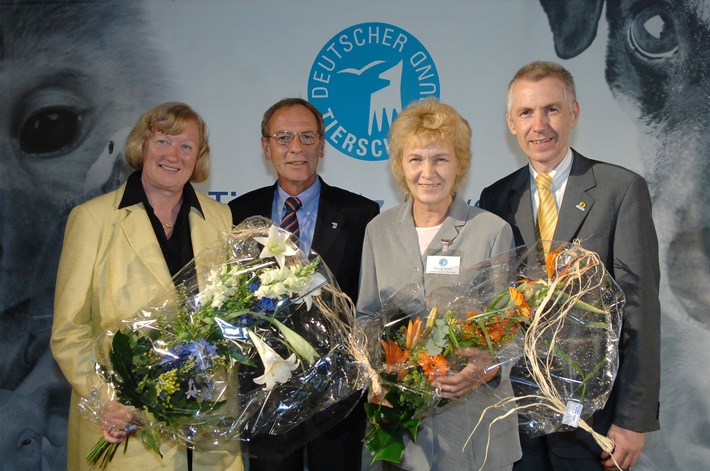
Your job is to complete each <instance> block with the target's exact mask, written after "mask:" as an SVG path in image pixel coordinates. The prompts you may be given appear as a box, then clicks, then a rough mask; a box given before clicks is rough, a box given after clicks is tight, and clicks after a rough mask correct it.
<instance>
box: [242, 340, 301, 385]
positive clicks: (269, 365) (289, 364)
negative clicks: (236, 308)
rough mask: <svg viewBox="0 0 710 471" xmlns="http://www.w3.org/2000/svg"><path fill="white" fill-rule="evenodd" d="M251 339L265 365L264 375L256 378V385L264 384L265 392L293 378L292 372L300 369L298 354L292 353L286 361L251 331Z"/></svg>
mask: <svg viewBox="0 0 710 471" xmlns="http://www.w3.org/2000/svg"><path fill="white" fill-rule="evenodd" d="M248 332H249V338H250V339H251V341H252V342H254V346H255V347H256V351H257V352H258V353H259V358H261V362H262V363H263V364H264V374H263V375H261V376H259V377H258V378H254V382H255V383H256V384H263V385H264V390H267V391H268V390H270V389H272V388H273V387H274V386H276V383H279V384H282V383H285V382H286V381H288V380H289V378H291V371H293V370H295V369H296V368H298V359H297V358H296V354H295V353H292V354H291V356H290V357H288V358H286V359H284V358H281V357H280V356H279V354H278V353H276V352H275V351H274V349H272V348H271V347H269V346H268V345H267V344H266V342H264V341H263V340H262V339H261V338H260V337H259V336H258V335H256V334H255V333H254V332H252V331H251V330H250V331H248Z"/></svg>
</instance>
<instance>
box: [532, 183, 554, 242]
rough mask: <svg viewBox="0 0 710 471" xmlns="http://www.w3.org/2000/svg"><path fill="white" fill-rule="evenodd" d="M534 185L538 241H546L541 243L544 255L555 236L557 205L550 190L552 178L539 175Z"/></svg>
mask: <svg viewBox="0 0 710 471" xmlns="http://www.w3.org/2000/svg"><path fill="white" fill-rule="evenodd" d="M535 185H536V186H537V194H538V196H539V198H540V204H539V205H538V208H537V228H538V232H539V233H540V239H542V240H544V241H548V242H547V243H543V246H544V248H545V253H547V252H549V251H550V243H549V241H551V240H552V239H553V237H554V236H555V227H556V226H557V205H556V204H555V196H554V195H553V194H552V191H551V190H550V185H552V177H551V176H550V175H548V174H547V173H539V174H538V175H537V177H535Z"/></svg>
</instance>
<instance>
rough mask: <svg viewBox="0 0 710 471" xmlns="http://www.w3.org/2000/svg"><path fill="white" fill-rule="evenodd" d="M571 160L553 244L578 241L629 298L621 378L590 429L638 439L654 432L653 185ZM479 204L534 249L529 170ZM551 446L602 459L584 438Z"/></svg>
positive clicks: (571, 436)
mask: <svg viewBox="0 0 710 471" xmlns="http://www.w3.org/2000/svg"><path fill="white" fill-rule="evenodd" d="M573 154H574V155H573V159H574V160H573V162H572V168H571V172H570V176H569V180H568V181H567V186H566V188H565V193H564V198H563V201H562V206H561V208H560V211H559V219H558V223H557V228H556V230H555V237H554V239H555V240H558V241H570V242H571V241H573V240H575V239H580V240H581V242H582V246H583V247H585V248H586V249H588V250H592V251H594V252H596V253H597V254H599V256H600V257H601V259H602V261H603V262H604V265H605V266H606V268H607V270H608V271H609V273H611V275H612V276H613V277H614V279H615V280H616V282H617V283H618V284H619V286H620V287H621V289H622V290H623V292H624V294H625V296H626V305H625V308H624V314H623V327H622V336H621V342H620V365H619V372H618V375H617V378H616V381H615V383H614V387H613V390H612V394H611V396H610V397H609V400H608V401H607V405H606V407H605V408H604V409H603V410H602V411H599V412H597V413H596V414H595V415H594V416H593V417H592V419H591V425H592V426H593V427H594V429H595V430H597V432H599V433H602V434H604V435H606V433H607V431H608V429H609V427H610V426H611V423H612V422H613V423H614V424H616V425H617V426H619V427H623V428H626V429H630V430H634V431H637V432H650V431H653V430H657V429H658V428H659V423H658V395H659V385H660V348H659V347H660V302H659V299H658V290H659V279H660V269H659V262H658V239H657V236H656V230H655V227H654V224H653V219H652V214H651V197H650V194H649V191H648V185H647V184H646V181H645V180H644V179H643V178H642V177H641V176H639V175H637V174H636V173H634V172H631V171H630V170H627V169H625V168H623V167H619V166H617V165H612V164H609V163H604V162H599V161H595V160H590V159H587V158H586V157H584V156H582V155H581V154H579V153H578V152H576V151H574V149H573ZM479 204H480V206H481V207H482V208H484V209H487V210H489V211H492V212H493V213H495V214H497V215H498V216H500V217H502V218H503V219H505V220H506V221H507V222H508V223H509V224H510V225H511V226H513V233H514V236H515V242H516V245H523V244H529V243H531V242H534V241H535V239H536V233H535V223H534V220H535V219H534V217H533V211H532V207H533V206H532V199H531V192H530V172H529V169H528V166H527V165H526V166H525V167H523V168H521V169H519V170H517V171H516V172H514V173H512V174H510V175H508V176H507V177H505V178H502V179H501V180H499V181H497V182H496V183H494V184H493V185H491V186H489V187H487V188H485V189H484V190H483V192H482V193H481V198H480V203H479ZM580 439H583V441H584V442H585V443H586V444H587V445H584V444H582V443H581V442H580ZM549 443H550V444H551V447H552V448H553V450H554V451H555V453H556V454H558V455H560V456H566V457H570V458H574V457H590V458H591V457H593V458H598V456H599V453H600V452H601V451H600V449H599V448H598V447H597V446H596V444H592V443H593V441H592V440H591V437H590V436H589V434H586V433H584V432H581V431H575V432H573V433H556V434H552V435H550V438H549ZM590 454H591V455H590Z"/></svg>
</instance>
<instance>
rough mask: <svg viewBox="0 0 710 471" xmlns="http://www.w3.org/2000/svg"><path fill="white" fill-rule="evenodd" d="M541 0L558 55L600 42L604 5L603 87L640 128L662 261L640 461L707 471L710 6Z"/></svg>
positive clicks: (676, 0)
mask: <svg viewBox="0 0 710 471" xmlns="http://www.w3.org/2000/svg"><path fill="white" fill-rule="evenodd" d="M540 3H541V4H542V7H543V8H544V10H545V13H546V14H547V17H548V20H549V23H550V27H551V29H552V33H553V38H554V46H555V51H556V52H557V55H558V56H559V57H560V58H562V59H570V58H573V57H576V56H577V55H579V54H581V53H582V52H583V51H584V50H585V49H586V48H587V47H588V46H589V45H590V44H591V43H592V42H593V41H594V40H595V36H596V32H597V27H598V24H599V20H600V17H601V13H602V10H603V7H604V6H606V20H607V23H608V31H609V37H608V38H607V49H606V81H607V83H608V85H609V88H610V89H611V92H612V94H613V96H614V98H615V99H616V100H617V101H618V102H619V104H620V106H621V108H622V109H623V110H624V111H625V112H626V113H627V114H628V115H629V116H630V117H631V119H632V120H633V121H634V122H635V123H636V125H637V126H638V129H639V146H640V150H641V156H642V160H643V167H644V172H643V173H644V176H645V177H646V179H647V180H648V183H649V188H650V191H651V194H652V197H653V204H654V220H655V223H656V229H657V231H658V238H659V244H660V257H661V303H662V309H663V315H662V344H661V355H662V361H663V364H662V369H661V375H662V376H661V412H660V414H661V415H660V418H661V434H660V437H661V439H660V441H659V443H657V444H655V445H654V446H653V447H652V448H651V449H647V453H646V456H645V459H644V460H643V461H642V462H641V463H642V464H643V469H649V470H659V471H660V470H671V469H703V468H705V467H707V463H708V462H710V404H709V403H708V401H707V391H708V390H710V376H709V375H708V374H707V373H706V372H703V371H699V370H698V369H697V368H698V367H697V365H707V364H708V362H710V353H709V352H710V350H708V348H707V345H709V344H710V291H708V290H707V289H702V288H701V287H706V286H708V285H709V284H710V211H708V207H709V205H710V184H709V183H710V145H709V142H708V136H710V133H708V131H709V130H710V119H709V118H708V107H709V105H710V103H709V101H710V93H709V91H708V90H709V89H710V51H709V50H708V47H707V45H708V44H710V14H708V12H709V11H710V1H708V0H665V1H657V2H655V1H654V2H649V1H646V0H609V1H606V2H605V1H604V0H568V1H564V2H563V1H556V0H541V2H540ZM597 40H598V41H602V40H603V39H601V38H599V39H597ZM599 158H604V157H603V156H599ZM609 159H610V160H613V156H610V157H609Z"/></svg>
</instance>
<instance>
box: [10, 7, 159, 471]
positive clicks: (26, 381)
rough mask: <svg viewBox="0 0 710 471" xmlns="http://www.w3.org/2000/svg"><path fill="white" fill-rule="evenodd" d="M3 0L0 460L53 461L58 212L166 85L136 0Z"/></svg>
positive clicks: (90, 190)
mask: <svg viewBox="0 0 710 471" xmlns="http://www.w3.org/2000/svg"><path fill="white" fill-rule="evenodd" d="M2 3H3V4H2V5H0V38H2V39H0V84H1V86H2V91H3V92H2V96H1V97H0V103H1V105H2V106H0V122H2V123H3V125H2V126H0V200H1V201H2V202H3V204H2V205H0V219H1V220H2V221H3V223H2V225H1V226H0V351H2V353H3V354H2V355H1V356H0V397H1V398H2V400H0V463H13V464H14V466H15V467H14V468H13V469H16V470H31V471H37V470H43V471H47V470H61V469H65V468H66V458H65V455H64V454H63V453H64V449H65V447H66V421H67V413H68V407H69V386H68V384H67V383H66V382H65V380H64V378H63V377H62V375H61V373H60V372H59V370H58V368H57V367H56V364H55V363H54V360H53V359H52V356H51V354H50V352H49V336H50V331H51V327H52V309H53V308H52V302H53V298H54V283H55V276H56V270H57V263H58V259H59V254H60V251H61V245H62V237H63V231H64V224H65V222H66V217H67V215H68V213H69V210H70V209H71V208H72V207H73V206H74V205H76V204H78V203H80V202H83V201H84V200H86V199H88V198H89V197H92V196H95V195H97V194H99V193H105V192H107V191H109V190H112V189H114V188H115V187H117V186H118V184H119V183H120V182H121V179H122V178H123V173H122V165H121V162H122V157H121V156H120V155H119V149H120V147H121V145H122V143H121V142H118V143H114V142H110V141H111V139H112V133H115V132H116V130H119V129H122V128H125V127H126V126H129V125H130V124H131V123H132V122H133V121H134V120H135V119H136V117H137V116H139V115H140V113H141V112H143V111H145V108H146V107H147V106H148V105H149V104H152V103H157V102H158V101H159V100H160V97H161V95H162V94H164V93H166V92H167V90H165V84H164V81H163V78H164V77H163V72H162V71H161V66H160V59H159V56H158V55H157V54H156V53H155V52H154V51H153V50H152V49H151V48H150V46H149V44H150V41H149V38H148V36H147V33H146V30H147V28H146V25H145V17H146V15H145V12H144V11H143V10H142V8H141V7H140V4H138V3H135V2H134V3H129V4H121V5H118V7H117V4H116V3H113V4H111V3H108V4H86V3H83V2H76V3H71V2H56V3H54V4H52V3H51V2H36V1H31V0H27V1H24V2H16V3H13V4H12V5H10V4H7V2H2ZM127 33H129V34H127ZM107 143H108V145H107ZM100 156H102V157H101V158H99V157H100ZM33 404H34V407H31V406H32V405H33ZM42 448H43V452H42ZM3 469H4V468H3Z"/></svg>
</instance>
